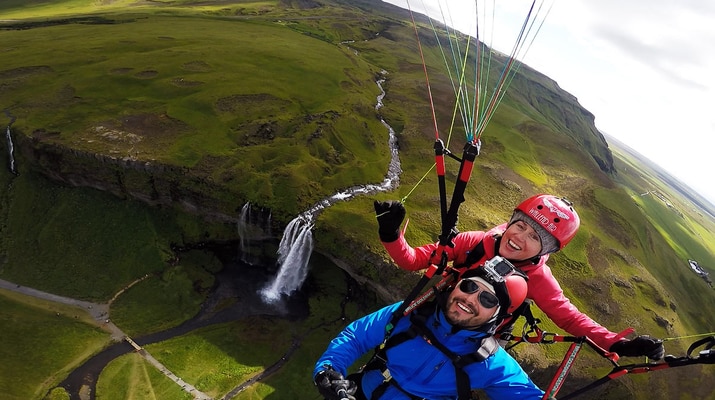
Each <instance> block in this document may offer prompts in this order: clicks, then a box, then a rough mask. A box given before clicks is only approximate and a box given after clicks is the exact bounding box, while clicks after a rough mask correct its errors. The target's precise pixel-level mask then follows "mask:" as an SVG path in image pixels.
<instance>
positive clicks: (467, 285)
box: [459, 279, 499, 308]
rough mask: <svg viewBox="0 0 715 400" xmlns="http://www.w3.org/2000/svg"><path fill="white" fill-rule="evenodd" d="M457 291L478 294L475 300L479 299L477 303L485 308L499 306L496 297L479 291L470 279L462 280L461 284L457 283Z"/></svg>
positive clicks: (484, 291)
mask: <svg viewBox="0 0 715 400" xmlns="http://www.w3.org/2000/svg"><path fill="white" fill-rule="evenodd" d="M459 290H461V291H462V292H464V293H466V294H472V293H476V292H479V296H477V298H478V299H479V303H480V304H481V305H482V306H483V307H485V308H494V307H496V306H498V305H499V299H498V298H497V296H495V295H494V294H492V293H491V292H487V291H486V290H480V288H479V285H477V282H474V281H473V280H471V279H462V282H459Z"/></svg>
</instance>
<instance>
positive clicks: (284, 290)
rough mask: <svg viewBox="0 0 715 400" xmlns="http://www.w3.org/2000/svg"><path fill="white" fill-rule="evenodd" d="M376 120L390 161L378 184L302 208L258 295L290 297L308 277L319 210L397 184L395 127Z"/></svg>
mask: <svg viewBox="0 0 715 400" xmlns="http://www.w3.org/2000/svg"><path fill="white" fill-rule="evenodd" d="M385 74H387V72H386V71H382V75H383V76H384V75H385ZM384 82H385V79H384V78H383V79H380V80H378V81H377V82H376V83H377V86H378V87H379V88H380V95H378V96H377V104H376V105H375V110H376V111H378V110H379V109H380V108H382V106H383V103H382V100H383V99H384V98H385V90H384V89H383V87H382V84H383V83H384ZM380 122H382V124H383V125H384V126H385V128H387V130H388V132H389V139H388V146H389V148H390V164H389V166H388V169H387V175H386V176H385V179H383V181H382V183H380V184H367V185H359V186H353V187H350V188H348V189H345V190H344V191H341V192H338V193H335V194H334V195H332V196H330V197H328V198H325V199H323V200H321V201H319V202H318V203H316V204H314V205H313V206H312V207H311V208H310V209H308V210H307V211H304V212H303V213H301V214H300V215H298V216H297V217H296V218H295V219H293V220H292V221H291V222H290V223H288V225H287V226H286V229H285V231H284V232H283V238H282V239H281V243H280V246H279V248H278V254H279V260H278V263H279V265H280V269H279V270H278V274H276V277H275V279H274V280H273V281H272V282H270V283H269V284H268V285H267V286H266V287H264V288H263V289H262V290H261V296H262V297H263V299H264V300H265V301H266V302H269V303H270V302H274V301H277V300H278V299H280V298H281V296H284V295H285V296H290V295H291V293H293V292H294V291H295V290H297V289H299V288H300V287H301V285H302V284H303V282H304V281H305V278H306V277H307V276H308V268H307V266H308V260H309V259H310V254H311V253H312V251H313V233H312V229H313V225H314V223H315V218H316V217H317V216H318V214H320V212H321V211H323V210H324V209H325V208H327V207H330V206H332V205H333V204H335V203H337V202H338V201H346V200H349V199H351V198H353V197H355V196H357V195H364V194H373V193H377V192H384V191H389V190H393V189H395V188H396V187H397V186H398V185H399V184H400V174H401V173H402V167H401V165H400V156H399V151H398V146H397V135H396V134H395V130H394V129H392V127H391V126H390V125H388V124H387V122H385V120H384V119H383V118H382V117H380Z"/></svg>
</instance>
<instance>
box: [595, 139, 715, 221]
mask: <svg viewBox="0 0 715 400" xmlns="http://www.w3.org/2000/svg"><path fill="white" fill-rule="evenodd" d="M601 133H602V134H603V136H605V137H606V140H607V141H608V142H609V143H610V144H612V145H614V146H616V147H618V148H619V149H621V150H623V151H625V152H627V153H628V154H630V155H631V156H633V157H636V158H637V159H638V160H639V161H641V162H642V163H643V164H645V165H647V166H648V167H649V168H650V169H652V170H653V171H654V172H655V173H657V174H658V176H660V177H661V178H662V179H663V181H664V182H666V183H667V184H668V186H670V187H671V188H673V189H674V190H676V191H677V192H678V193H680V194H681V195H682V196H683V197H685V198H687V199H689V200H690V201H691V202H692V203H693V204H694V205H696V206H697V207H698V208H700V209H701V210H702V211H703V212H706V213H707V214H708V215H710V217H712V218H715V205H714V204H713V203H712V202H710V201H709V200H708V199H707V198H705V197H703V196H702V195H701V194H699V193H698V192H697V191H696V190H694V189H693V188H691V187H690V186H688V185H687V184H685V183H683V181H681V180H679V179H678V178H676V177H674V176H673V175H671V174H670V173H669V172H668V171H666V170H665V169H663V167H661V166H660V165H658V164H656V163H655V162H653V161H651V160H650V159H649V158H647V157H646V156H644V155H642V154H641V153H639V152H638V151H636V150H635V149H633V148H632V147H630V146H628V145H627V144H625V143H623V142H622V141H620V140H618V139H616V138H615V137H613V136H611V135H609V134H607V133H605V132H601Z"/></svg>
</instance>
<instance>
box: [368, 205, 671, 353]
mask: <svg viewBox="0 0 715 400" xmlns="http://www.w3.org/2000/svg"><path fill="white" fill-rule="evenodd" d="M375 212H376V214H377V221H378V224H379V231H378V232H379V234H380V240H381V241H382V244H383V245H384V246H385V249H386V250H387V252H388V253H389V254H390V256H391V257H392V259H393V260H394V261H395V263H396V264H397V265H398V266H399V267H400V268H402V269H405V270H408V271H417V270H421V269H424V268H427V267H428V266H429V265H430V264H437V263H438V262H439V257H440V255H435V257H436V258H437V259H436V260H432V259H431V257H433V254H436V252H435V251H434V250H436V249H437V248H438V245H439V244H438V243H433V244H428V245H425V246H421V247H417V248H413V247H412V246H410V245H409V244H408V243H407V241H406V240H405V238H404V236H402V234H401V232H400V225H401V224H402V220H403V219H404V217H405V208H404V206H403V205H402V203H400V202H399V201H388V202H377V201H375ZM579 225H580V219H579V217H578V214H577V213H576V211H575V210H574V209H573V206H572V204H571V202H569V201H568V200H566V199H563V198H559V197H556V196H551V195H545V194H540V195H536V196H533V197H530V198H528V199H526V200H525V201H524V202H522V203H521V204H519V205H518V206H517V207H516V209H515V210H514V214H513V215H512V217H511V220H510V221H509V222H508V223H506V224H502V225H499V226H497V227H494V228H492V229H491V230H489V231H488V232H483V231H468V232H461V233H458V234H457V235H456V236H455V238H454V240H453V243H454V247H450V246H444V250H445V252H446V253H447V258H448V260H449V261H452V263H453V265H455V266H457V265H463V264H465V263H466V262H467V261H468V259H467V256H468V254H469V253H470V252H472V251H474V250H475V248H477V247H478V246H477V245H478V244H479V243H480V242H481V243H482V246H483V250H480V251H482V252H483V255H482V256H481V257H480V258H479V259H478V260H476V262H474V263H473V264H472V265H473V266H479V265H483V264H484V262H485V261H486V260H489V259H491V258H493V257H494V256H497V255H498V256H502V257H504V258H506V259H508V260H509V261H511V262H512V264H514V266H516V267H517V268H519V269H520V270H521V271H522V272H524V273H525V274H526V275H527V276H528V278H529V281H528V292H527V298H529V299H532V300H533V301H534V303H535V304H536V305H537V306H538V307H539V308H540V309H541V310H542V311H543V312H544V313H545V314H546V315H547V316H548V317H549V318H550V319H551V320H552V321H554V323H555V324H556V325H558V326H559V327H560V328H561V329H563V330H565V331H566V332H568V333H570V334H571V335H574V336H587V337H589V338H590V339H591V340H593V341H594V342H595V343H596V344H598V345H599V346H601V347H602V348H604V349H607V350H609V351H611V352H615V353H618V354H619V355H621V356H633V357H635V356H647V357H649V358H651V359H653V360H659V359H661V358H662V357H663V355H664V352H665V350H664V348H663V344H662V341H660V340H657V339H654V338H652V337H650V336H647V335H645V336H638V337H636V338H634V339H632V340H629V339H625V338H623V334H617V333H614V332H611V331H609V330H608V329H606V328H604V327H603V326H601V325H599V324H598V323H596V322H595V321H594V320H592V319H591V318H590V317H588V316H587V315H586V314H584V313H582V312H581V311H579V310H578V308H576V306H574V305H573V304H572V303H571V301H570V300H569V299H568V298H567V297H566V296H564V292H563V290H561V286H559V283H558V281H556V278H554V276H553V275H552V274H551V269H550V268H549V266H548V265H546V261H547V260H548V258H549V254H551V253H555V252H557V251H559V250H561V249H562V248H564V246H566V245H567V244H568V243H569V241H571V239H573V237H574V236H575V235H576V231H578V228H579ZM471 261H474V260H470V262H471Z"/></svg>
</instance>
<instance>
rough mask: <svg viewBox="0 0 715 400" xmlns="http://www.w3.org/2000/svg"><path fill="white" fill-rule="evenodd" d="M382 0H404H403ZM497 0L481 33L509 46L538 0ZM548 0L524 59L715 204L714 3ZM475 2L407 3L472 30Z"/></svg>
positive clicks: (602, 124)
mask: <svg viewBox="0 0 715 400" xmlns="http://www.w3.org/2000/svg"><path fill="white" fill-rule="evenodd" d="M384 1H386V2H388V3H392V4H395V5H398V6H401V7H405V8H407V3H406V2H405V0H384ZM496 2H497V3H498V6H497V7H498V8H497V10H496V12H495V13H494V14H493V15H494V17H493V18H491V20H492V21H493V22H492V23H491V25H490V26H492V27H493V28H494V31H493V32H494V33H493V34H490V32H492V31H491V28H489V29H488V30H483V29H482V28H480V30H479V31H480V38H481V39H484V41H485V42H486V43H487V44H491V46H492V47H493V48H495V49H497V50H500V51H502V52H504V53H510V52H511V49H512V47H513V45H514V42H515V39H516V34H517V33H518V31H519V25H520V24H521V22H523V20H524V18H525V16H526V13H527V12H528V10H529V7H530V6H531V4H532V1H531V0H496ZM482 3H483V2H481V1H480V2H479V7H480V9H481V7H483V5H482ZM488 3H493V0H492V1H489V2H488ZM540 3H542V1H541V0H538V1H536V4H537V5H538V4H540ZM543 3H544V7H543V8H542V10H550V11H549V12H548V13H546V12H545V11H542V12H541V14H540V15H544V16H545V17H543V18H542V17H540V19H541V20H543V25H541V28H540V30H539V31H538V34H537V35H536V36H535V38H534V41H533V42H532V44H531V46H530V47H529V48H528V51H526V52H525V53H520V54H521V55H520V56H518V57H517V58H519V59H520V60H521V61H523V62H524V63H525V64H527V65H529V66H530V67H532V68H534V69H536V70H537V71H539V72H541V73H543V74H545V75H547V76H548V77H550V78H551V79H553V80H555V81H556V82H557V83H558V84H559V86H560V87H561V88H562V89H564V90H566V91H567V92H569V93H571V94H572V95H574V96H576V98H578V101H579V103H580V104H581V105H582V106H583V107H584V108H586V109H587V110H589V111H590V112H591V113H593V114H594V115H595V118H596V119H595V123H596V127H597V128H598V129H599V130H600V131H601V132H603V133H606V134H608V135H610V136H612V137H614V138H616V139H618V140H619V141H621V142H623V143H625V144H626V145H628V146H629V147H631V148H633V149H634V150H636V151H637V152H639V153H640V154H642V155H644V156H645V157H647V158H648V159H650V160H651V161H653V162H655V163H656V164H658V165H660V166H661V167H663V168H664V169H665V170H666V171H668V172H669V173H670V174H671V175H673V176H675V177H676V178H678V179H679V180H681V181H682V182H684V183H685V184H686V185H688V186H690V187H691V188H692V189H694V190H695V191H697V192H698V193H700V194H701V195H703V196H704V197H706V198H707V199H708V200H710V202H711V203H713V204H715V184H713V182H714V181H715V179H713V176H712V175H713V174H714V173H715V151H714V150H715V149H714V148H713V144H715V1H707V0H628V1H622V0H598V1H594V0H555V1H552V0H549V1H543ZM474 4H475V0H449V2H448V3H447V2H446V1H445V0H414V1H413V0H411V1H410V3H409V7H410V8H411V9H412V10H413V11H417V12H422V13H425V14H427V15H429V16H430V17H432V18H434V19H436V20H438V21H440V22H446V23H447V24H448V25H450V26H453V27H455V28H457V29H458V30H460V31H462V32H464V33H470V34H472V35H474V34H475V32H476V30H475V28H474V26H475V21H477V18H476V15H477V13H476V10H475V6H474ZM440 5H441V11H440V8H439V6H440ZM484 14H485V13H482V15H484ZM443 15H444V17H443ZM488 15H492V14H491V13H489V14H488ZM480 18H481V17H480ZM516 23H518V24H519V25H515V24H516ZM486 25H487V24H484V23H482V25H481V26H486Z"/></svg>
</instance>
